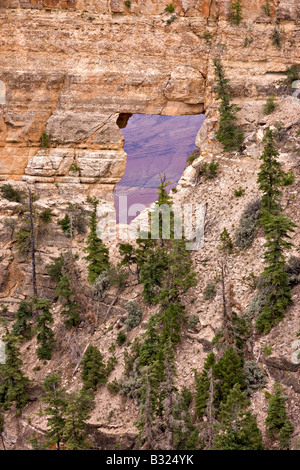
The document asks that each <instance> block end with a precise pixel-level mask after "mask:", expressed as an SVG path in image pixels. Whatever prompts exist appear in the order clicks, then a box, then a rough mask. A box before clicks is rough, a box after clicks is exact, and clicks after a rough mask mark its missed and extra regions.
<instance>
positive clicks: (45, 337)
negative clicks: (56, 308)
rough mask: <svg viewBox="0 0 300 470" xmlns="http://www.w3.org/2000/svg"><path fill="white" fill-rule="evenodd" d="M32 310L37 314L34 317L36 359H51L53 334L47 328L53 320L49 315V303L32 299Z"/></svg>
mask: <svg viewBox="0 0 300 470" xmlns="http://www.w3.org/2000/svg"><path fill="white" fill-rule="evenodd" d="M32 303H33V309H34V310H35V311H36V312H37V313H38V315H37V317H36V320H35V322H36V331H37V343H38V344H39V347H38V348H37V350H36V352H37V357H38V358H39V359H46V360H50V359H51V352H52V349H53V347H54V345H55V341H54V333H53V331H52V330H51V328H50V327H49V325H52V324H53V322H54V320H53V316H52V313H51V310H50V309H51V306H50V301H49V300H48V299H39V298H33V300H32Z"/></svg>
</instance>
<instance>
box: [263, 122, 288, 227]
mask: <svg viewBox="0 0 300 470" xmlns="http://www.w3.org/2000/svg"><path fill="white" fill-rule="evenodd" d="M263 143H264V144H265V145H264V151H263V153H262V155H261V157H260V160H262V161H263V163H262V164H261V166H260V171H259V173H258V179H257V182H258V188H259V189H260V191H262V192H263V195H262V198H261V215H262V219H263V218H264V216H265V215H266V216H267V217H268V216H269V215H270V214H271V213H277V212H278V211H279V209H280V204H279V199H280V196H281V191H280V186H281V184H282V177H283V174H284V172H283V171H282V168H281V164H280V162H279V161H278V155H279V152H278V149H277V147H276V145H275V142H274V136H273V132H272V130H271V129H269V128H268V129H267V130H266V133H265V137H264V140H263Z"/></svg>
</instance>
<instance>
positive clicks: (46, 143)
mask: <svg viewBox="0 0 300 470" xmlns="http://www.w3.org/2000/svg"><path fill="white" fill-rule="evenodd" d="M41 147H42V148H46V147H49V136H48V134H47V132H46V131H43V133H42V139H41Z"/></svg>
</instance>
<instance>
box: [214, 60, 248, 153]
mask: <svg viewBox="0 0 300 470" xmlns="http://www.w3.org/2000/svg"><path fill="white" fill-rule="evenodd" d="M214 67H215V76H216V81H217V87H216V92H217V100H220V101H221V104H220V107H219V113H220V122H219V130H218V131H217V133H216V137H217V139H218V141H219V142H220V143H221V144H222V145H223V147H224V150H225V151H226V152H231V151H233V150H240V148H241V146H242V143H243V140H244V134H243V131H242V129H241V128H240V127H238V126H236V124H235V123H236V121H237V117H236V113H237V112H238V111H239V108H238V107H237V106H236V105H235V104H231V103H230V101H231V88H230V85H229V80H228V79H227V78H226V77H225V73H224V69H223V66H222V63H221V61H220V59H215V60H214Z"/></svg>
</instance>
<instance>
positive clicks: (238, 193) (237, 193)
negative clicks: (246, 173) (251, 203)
mask: <svg viewBox="0 0 300 470" xmlns="http://www.w3.org/2000/svg"><path fill="white" fill-rule="evenodd" d="M233 194H234V197H241V196H243V194H245V190H244V189H243V188H242V187H241V186H240V187H239V188H238V189H235V190H234V191H233Z"/></svg>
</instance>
